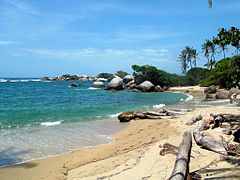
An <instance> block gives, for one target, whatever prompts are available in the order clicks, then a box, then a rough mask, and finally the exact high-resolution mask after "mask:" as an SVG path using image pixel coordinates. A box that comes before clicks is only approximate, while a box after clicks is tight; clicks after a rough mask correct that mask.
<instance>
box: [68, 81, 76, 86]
mask: <svg viewBox="0 0 240 180" xmlns="http://www.w3.org/2000/svg"><path fill="white" fill-rule="evenodd" d="M69 87H77V84H76V83H75V82H73V83H72V84H70V85H69Z"/></svg>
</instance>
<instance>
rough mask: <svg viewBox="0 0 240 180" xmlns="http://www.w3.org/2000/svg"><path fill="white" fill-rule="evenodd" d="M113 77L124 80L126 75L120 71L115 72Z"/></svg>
mask: <svg viewBox="0 0 240 180" xmlns="http://www.w3.org/2000/svg"><path fill="white" fill-rule="evenodd" d="M115 75H117V76H118V77H120V78H124V77H125V76H126V75H128V73H127V72H125V71H122V70H120V71H117V72H116V73H115Z"/></svg>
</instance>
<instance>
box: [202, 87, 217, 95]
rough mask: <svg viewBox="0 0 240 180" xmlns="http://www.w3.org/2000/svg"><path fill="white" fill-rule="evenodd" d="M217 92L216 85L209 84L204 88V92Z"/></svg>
mask: <svg viewBox="0 0 240 180" xmlns="http://www.w3.org/2000/svg"><path fill="white" fill-rule="evenodd" d="M216 92H217V88H216V86H213V85H212V86H209V87H206V88H205V89H204V94H215V93H216Z"/></svg>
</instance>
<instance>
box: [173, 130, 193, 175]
mask: <svg viewBox="0 0 240 180" xmlns="http://www.w3.org/2000/svg"><path fill="white" fill-rule="evenodd" d="M191 147H192V135H191V132H190V131H185V132H184V134H183V140H182V142H181V144H180V145H179V150H178V155H177V159H176V161H175V164H174V168H173V172H172V175H171V177H170V178H169V180H184V179H187V175H188V172H189V161H190V153H191Z"/></svg>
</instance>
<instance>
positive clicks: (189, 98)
mask: <svg viewBox="0 0 240 180" xmlns="http://www.w3.org/2000/svg"><path fill="white" fill-rule="evenodd" d="M186 95H187V96H188V97H187V98H186V99H185V100H184V99H180V101H185V102H187V101H190V100H192V99H193V96H192V95H188V94H186Z"/></svg>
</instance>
